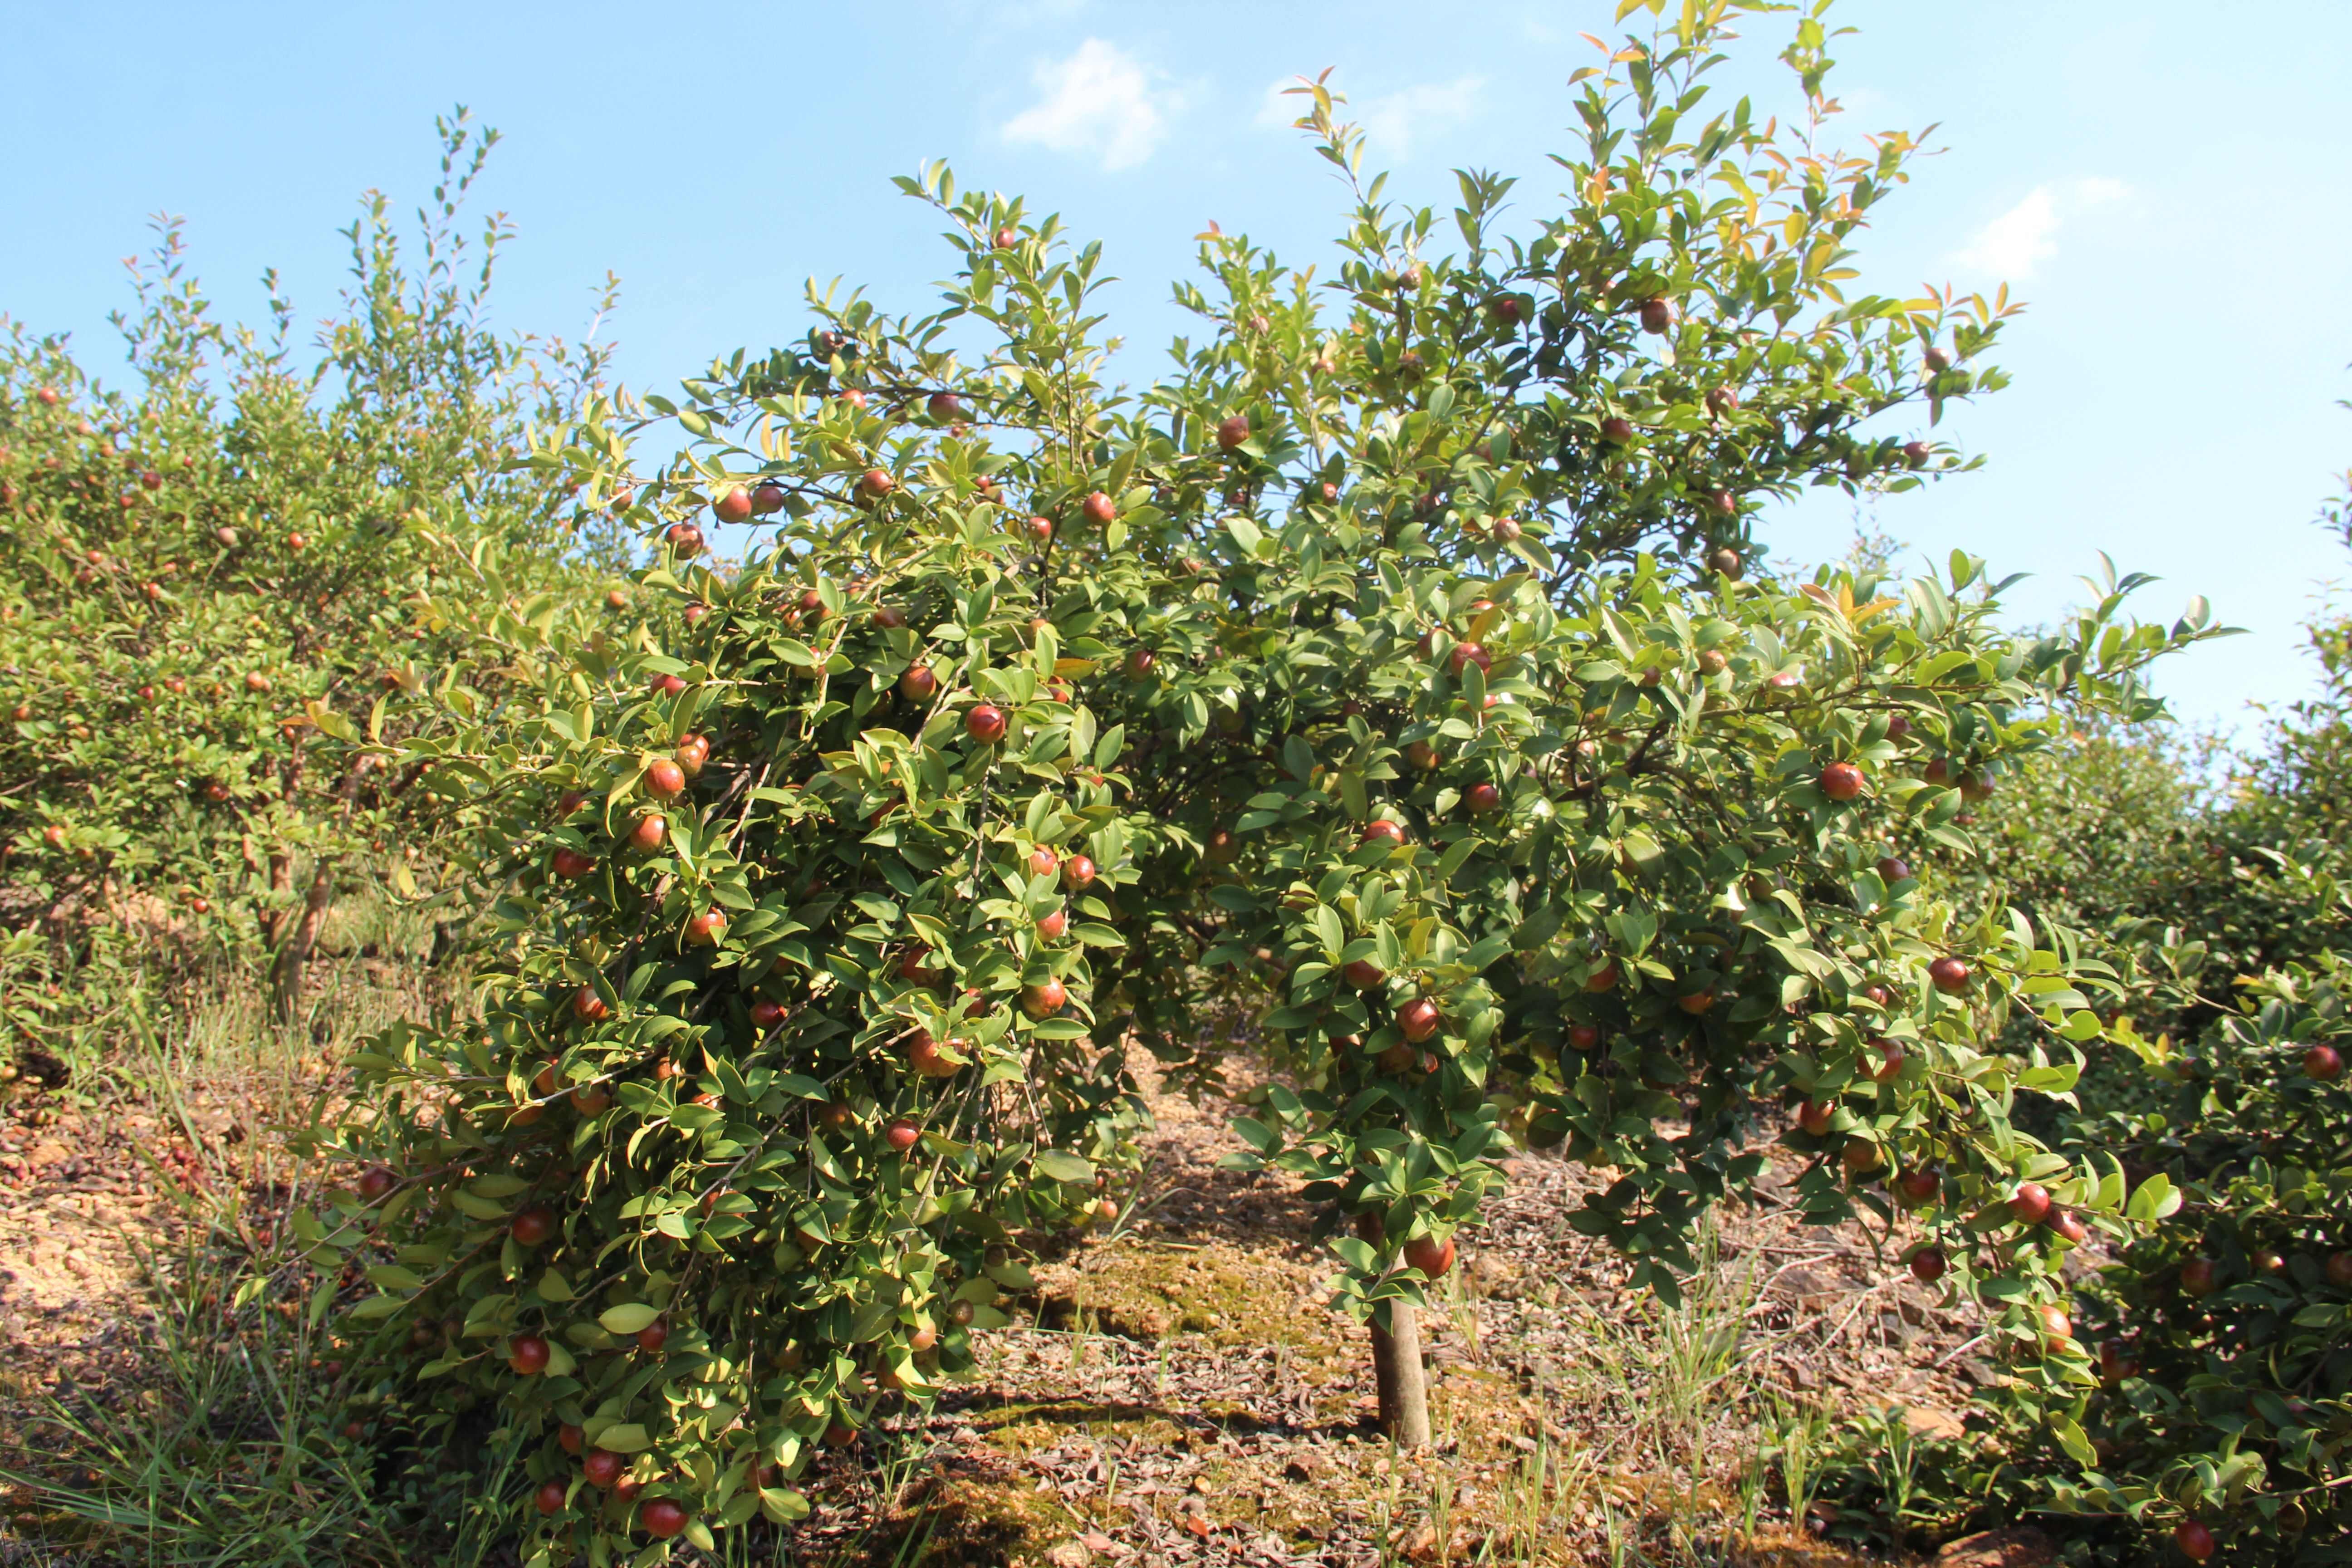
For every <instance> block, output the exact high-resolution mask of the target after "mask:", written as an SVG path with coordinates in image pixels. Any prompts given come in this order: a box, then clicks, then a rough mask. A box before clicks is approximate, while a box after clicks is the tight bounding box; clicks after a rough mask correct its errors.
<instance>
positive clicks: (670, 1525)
mask: <svg viewBox="0 0 2352 1568" xmlns="http://www.w3.org/2000/svg"><path fill="white" fill-rule="evenodd" d="M693 1519H694V1516H693V1515H692V1514H690V1513H688V1512H687V1511H686V1510H685V1508H684V1507H683V1506H681V1505H680V1504H677V1503H675V1502H672V1501H671V1500H669V1499H667V1498H666V1497H657V1498H656V1499H654V1500H653V1501H651V1502H649V1503H647V1504H646V1506H645V1507H643V1508H641V1509H639V1510H637V1520H638V1521H639V1522H640V1523H642V1524H643V1525H644V1526H645V1527H646V1534H647V1535H650V1536H652V1537H653V1538H654V1539H655V1540H656V1541H667V1540H669V1539H670V1538H671V1537H672V1536H674V1535H677V1533H679V1532H680V1531H683V1530H685V1529H686V1527H687V1526H688V1524H689V1523H691V1522H692V1521H693Z"/></svg>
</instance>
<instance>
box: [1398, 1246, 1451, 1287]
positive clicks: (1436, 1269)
mask: <svg viewBox="0 0 2352 1568" xmlns="http://www.w3.org/2000/svg"><path fill="white" fill-rule="evenodd" d="M1404 1262H1405V1267H1406V1268H1418V1269H1420V1270H1421V1271H1422V1273H1423V1274H1425V1275H1427V1276H1428V1277H1429V1278H1430V1279H1443V1278H1444V1276H1445V1275H1446V1274H1448V1273H1449V1272H1451V1271H1452V1270H1453V1268H1454V1238H1453V1237H1450V1236H1449V1237H1446V1238H1445V1239H1444V1241H1440V1240H1438V1239H1437V1238H1436V1237H1433V1236H1416V1237H1413V1238H1412V1240H1411V1241H1408V1242H1406V1243H1405V1244H1404Z"/></svg>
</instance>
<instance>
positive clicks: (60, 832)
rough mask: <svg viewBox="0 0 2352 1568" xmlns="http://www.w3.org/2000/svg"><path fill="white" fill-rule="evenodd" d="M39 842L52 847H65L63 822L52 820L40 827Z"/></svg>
mask: <svg viewBox="0 0 2352 1568" xmlns="http://www.w3.org/2000/svg"><path fill="white" fill-rule="evenodd" d="M41 842H42V843H44V844H47V846H48V847H50V848H52V849H62V848H64V847H66V830H65V825H64V824H63V823H58V822H52V823H50V824H49V825H48V826H47V827H44V828H42V829H41Z"/></svg>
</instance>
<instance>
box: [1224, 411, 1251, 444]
mask: <svg viewBox="0 0 2352 1568" xmlns="http://www.w3.org/2000/svg"><path fill="white" fill-rule="evenodd" d="M1249 438H1250V422H1249V416H1248V415H1246V414H1228V415H1226V416H1224V418H1223V419H1222V420H1220V421H1218V423H1217V445H1218V446H1220V447H1223V448H1224V449H1225V450H1226V451H1228V452H1230V451H1232V450H1233V449H1234V447H1238V446H1240V445H1241V444H1242V443H1243V442H1244V441H1246V440H1248V439H1249Z"/></svg>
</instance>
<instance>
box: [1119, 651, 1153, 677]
mask: <svg viewBox="0 0 2352 1568" xmlns="http://www.w3.org/2000/svg"><path fill="white" fill-rule="evenodd" d="M1159 662H1160V656H1159V655H1158V654H1155V653H1153V652H1152V651H1151V650H1150V648H1148V647H1131V648H1129V649H1128V650H1127V661H1126V666H1125V668H1126V669H1127V678H1128V679H1129V680H1141V679H1143V678H1144V677H1145V676H1147V675H1150V673H1151V667H1152V666H1153V665H1155V664H1158V663H1159Z"/></svg>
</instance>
